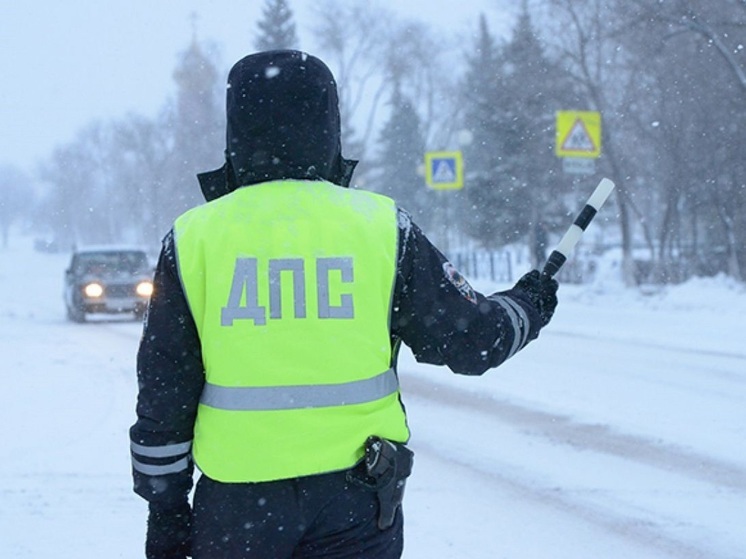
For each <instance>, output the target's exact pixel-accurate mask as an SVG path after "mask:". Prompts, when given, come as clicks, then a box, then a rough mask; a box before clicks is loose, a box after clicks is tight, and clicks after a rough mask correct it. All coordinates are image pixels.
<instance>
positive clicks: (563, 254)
mask: <svg viewBox="0 0 746 559" xmlns="http://www.w3.org/2000/svg"><path fill="white" fill-rule="evenodd" d="M612 190H614V183H613V182H612V181H610V180H609V179H605V178H604V179H601V182H600V183H598V186H597V187H596V190H594V191H593V194H591V197H590V198H588V201H587V202H586V204H585V207H584V208H583V209H582V211H581V212H580V213H579V214H578V216H577V217H576V218H575V221H573V223H572V225H571V226H570V228H569V229H568V230H567V233H565V236H564V237H562V239H561V240H560V242H559V244H558V245H557V247H556V248H555V249H554V250H553V251H552V253H551V254H550V255H549V258H547V262H546V264H544V269H543V270H542V274H546V275H548V276H549V277H552V276H554V275H555V274H556V273H557V272H559V269H560V268H561V267H562V265H563V264H564V263H565V261H566V260H567V257H568V255H569V254H570V252H572V249H573V248H575V245H576V244H578V241H579V240H580V237H582V236H583V232H584V231H585V230H586V228H587V227H588V224H589V223H590V222H591V221H592V220H593V218H594V217H595V216H596V213H597V212H598V210H600V209H601V206H603V205H604V202H606V199H607V198H608V197H609V194H611V191H612Z"/></svg>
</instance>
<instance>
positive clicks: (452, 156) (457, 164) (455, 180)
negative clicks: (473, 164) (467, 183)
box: [425, 151, 464, 190]
mask: <svg viewBox="0 0 746 559" xmlns="http://www.w3.org/2000/svg"><path fill="white" fill-rule="evenodd" d="M425 182H427V185H428V186H429V187H430V188H432V189H434V190H458V189H460V188H463V187H464V160H463V157H462V156H461V152H460V151H429V152H427V153H426V154H425Z"/></svg>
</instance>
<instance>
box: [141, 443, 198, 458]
mask: <svg viewBox="0 0 746 559" xmlns="http://www.w3.org/2000/svg"><path fill="white" fill-rule="evenodd" d="M191 448H192V441H187V442H185V443H174V444H166V445H161V446H144V445H141V444H137V443H132V442H131V443H130V450H132V453H133V454H138V455H140V456H146V457H148V458H169V457H172V456H179V455H181V454H186V453H187V452H189V450H190V449H191Z"/></svg>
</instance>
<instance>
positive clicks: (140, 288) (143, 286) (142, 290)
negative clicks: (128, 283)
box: [135, 281, 153, 297]
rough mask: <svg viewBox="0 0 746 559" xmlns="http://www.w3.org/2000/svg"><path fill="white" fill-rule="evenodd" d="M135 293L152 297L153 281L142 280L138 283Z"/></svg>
mask: <svg viewBox="0 0 746 559" xmlns="http://www.w3.org/2000/svg"><path fill="white" fill-rule="evenodd" d="M135 293H137V294H138V295H139V296H140V297H150V296H151V295H152V294H153V283H152V282H149V281H141V282H140V283H138V284H137V287H136V288H135Z"/></svg>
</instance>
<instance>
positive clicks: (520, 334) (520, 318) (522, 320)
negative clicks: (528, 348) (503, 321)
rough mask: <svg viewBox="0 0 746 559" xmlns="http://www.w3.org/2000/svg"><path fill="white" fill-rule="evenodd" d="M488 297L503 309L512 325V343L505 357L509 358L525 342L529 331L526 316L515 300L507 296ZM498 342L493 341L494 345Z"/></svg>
mask: <svg viewBox="0 0 746 559" xmlns="http://www.w3.org/2000/svg"><path fill="white" fill-rule="evenodd" d="M490 299H491V300H493V301H495V302H496V303H497V304H498V305H500V306H501V307H502V308H503V309H505V312H506V314H507V315H508V318H509V319H510V322H511V324H512V325H513V345H512V346H511V348H510V351H509V352H508V356H507V357H506V358H505V359H509V358H510V357H512V356H513V355H515V353H516V352H517V351H518V350H519V349H521V348H522V347H523V346H524V345H525V344H526V339H527V338H528V331H529V329H528V316H527V315H526V312H525V311H524V310H523V309H522V308H521V306H520V305H518V304H517V303H516V302H515V301H512V300H511V299H510V298H509V297H503V296H497V297H490ZM522 326H523V327H522ZM498 342H499V339H498V340H496V341H495V345H497V343H498Z"/></svg>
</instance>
